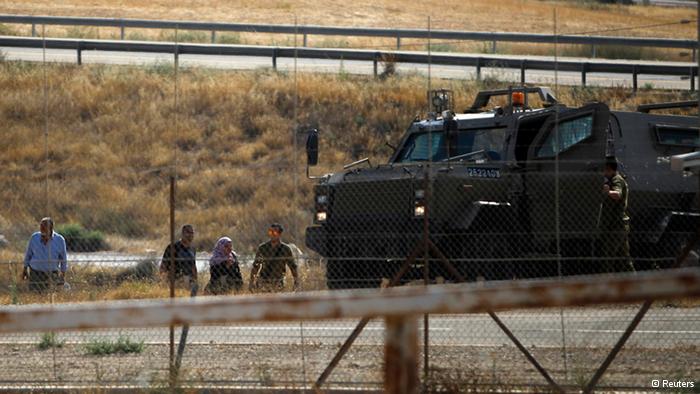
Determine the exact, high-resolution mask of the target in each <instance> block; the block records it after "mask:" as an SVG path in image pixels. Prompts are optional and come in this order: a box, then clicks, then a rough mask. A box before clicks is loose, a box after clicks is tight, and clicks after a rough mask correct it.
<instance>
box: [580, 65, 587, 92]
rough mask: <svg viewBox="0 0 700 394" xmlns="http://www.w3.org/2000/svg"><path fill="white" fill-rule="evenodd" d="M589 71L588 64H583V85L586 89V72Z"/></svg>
mask: <svg viewBox="0 0 700 394" xmlns="http://www.w3.org/2000/svg"><path fill="white" fill-rule="evenodd" d="M587 70H588V63H583V64H582V65H581V85H582V86H583V87H586V71H587Z"/></svg>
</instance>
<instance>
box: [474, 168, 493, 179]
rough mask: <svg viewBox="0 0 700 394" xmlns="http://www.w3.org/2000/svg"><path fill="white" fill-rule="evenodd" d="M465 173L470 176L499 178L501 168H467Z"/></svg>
mask: <svg viewBox="0 0 700 394" xmlns="http://www.w3.org/2000/svg"><path fill="white" fill-rule="evenodd" d="M467 175H468V176H470V177H472V178H500V177H501V170H499V169H497V168H467Z"/></svg>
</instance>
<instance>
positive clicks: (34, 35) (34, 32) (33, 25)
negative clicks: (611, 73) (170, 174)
mask: <svg viewBox="0 0 700 394" xmlns="http://www.w3.org/2000/svg"><path fill="white" fill-rule="evenodd" d="M32 37H36V23H32ZM693 53H695V49H693Z"/></svg>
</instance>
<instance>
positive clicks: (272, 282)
mask: <svg viewBox="0 0 700 394" xmlns="http://www.w3.org/2000/svg"><path fill="white" fill-rule="evenodd" d="M283 231H284V228H283V227H282V225H281V224H278V223H273V224H272V225H270V228H269V229H268V230H267V234H268V235H269V237H270V240H269V241H267V242H265V243H263V244H261V245H260V246H258V251H257V252H256V253H255V261H254V262H253V269H252V270H251V271H250V283H249V288H250V291H254V290H262V291H280V290H282V289H284V275H285V273H286V269H285V268H286V267H289V270H290V271H291V272H292V277H293V278H294V290H298V289H299V274H298V271H297V263H296V260H295V259H294V254H293V253H292V249H291V248H290V247H289V246H288V245H287V244H285V243H283V242H282V240H281V236H282V232H283Z"/></svg>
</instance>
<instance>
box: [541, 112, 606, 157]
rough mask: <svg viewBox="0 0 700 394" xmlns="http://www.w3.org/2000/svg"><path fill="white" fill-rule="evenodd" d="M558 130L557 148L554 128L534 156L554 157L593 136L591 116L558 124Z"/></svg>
mask: <svg viewBox="0 0 700 394" xmlns="http://www.w3.org/2000/svg"><path fill="white" fill-rule="evenodd" d="M558 130H559V141H558V142H559V146H557V138H555V137H556V135H555V134H554V128H552V130H551V131H550V132H549V134H548V135H547V138H546V139H545V140H544V142H543V143H542V145H541V146H540V147H539V148H538V149H537V155H536V156H537V157H538V158H546V157H554V156H555V155H557V154H558V153H560V152H563V151H565V150H567V149H569V148H571V147H572V146H574V145H576V144H578V143H579V142H581V141H583V140H585V139H587V138H588V137H590V136H591V135H592V134H593V115H592V114H591V115H586V116H582V117H580V118H575V119H569V120H565V121H562V122H559V127H558Z"/></svg>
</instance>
